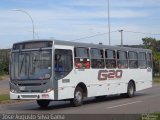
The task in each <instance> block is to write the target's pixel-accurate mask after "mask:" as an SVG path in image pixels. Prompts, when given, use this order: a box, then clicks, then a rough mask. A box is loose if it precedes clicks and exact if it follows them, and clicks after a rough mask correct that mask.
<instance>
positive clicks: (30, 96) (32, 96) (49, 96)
mask: <svg viewBox="0 0 160 120" xmlns="http://www.w3.org/2000/svg"><path fill="white" fill-rule="evenodd" d="M10 99H12V100H17V99H18V100H38V99H44V100H54V91H53V90H52V91H50V92H47V93H12V92H10Z"/></svg>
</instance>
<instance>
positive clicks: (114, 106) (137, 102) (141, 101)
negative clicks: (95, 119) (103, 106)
mask: <svg viewBox="0 0 160 120" xmlns="http://www.w3.org/2000/svg"><path fill="white" fill-rule="evenodd" d="M140 102H143V101H135V102H130V103H125V104H121V105H116V106H111V107H107V108H108V109H112V108H117V107H121V106H125V105H131V104H135V103H140Z"/></svg>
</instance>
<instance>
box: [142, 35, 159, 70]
mask: <svg viewBox="0 0 160 120" xmlns="http://www.w3.org/2000/svg"><path fill="white" fill-rule="evenodd" d="M142 41H143V45H144V46H145V48H147V49H151V50H152V54H153V66H154V73H157V72H159V73H160V68H159V67H160V40H156V39H155V38H148V37H146V38H142Z"/></svg>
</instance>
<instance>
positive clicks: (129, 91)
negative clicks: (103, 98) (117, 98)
mask: <svg viewBox="0 0 160 120" xmlns="http://www.w3.org/2000/svg"><path fill="white" fill-rule="evenodd" d="M134 94H135V86H134V83H133V82H129V83H128V88H127V93H123V94H121V96H122V97H127V98H132V97H133V96H134Z"/></svg>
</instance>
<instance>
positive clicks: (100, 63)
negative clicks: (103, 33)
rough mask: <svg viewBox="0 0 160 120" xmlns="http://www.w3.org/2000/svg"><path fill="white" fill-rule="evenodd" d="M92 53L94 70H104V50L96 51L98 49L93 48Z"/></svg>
mask: <svg viewBox="0 0 160 120" xmlns="http://www.w3.org/2000/svg"><path fill="white" fill-rule="evenodd" d="M90 53H91V67H92V68H95V69H96V68H97V69H100V68H101V69H102V68H104V67H105V64H104V53H103V50H102V49H96V48H91V49H90Z"/></svg>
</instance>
